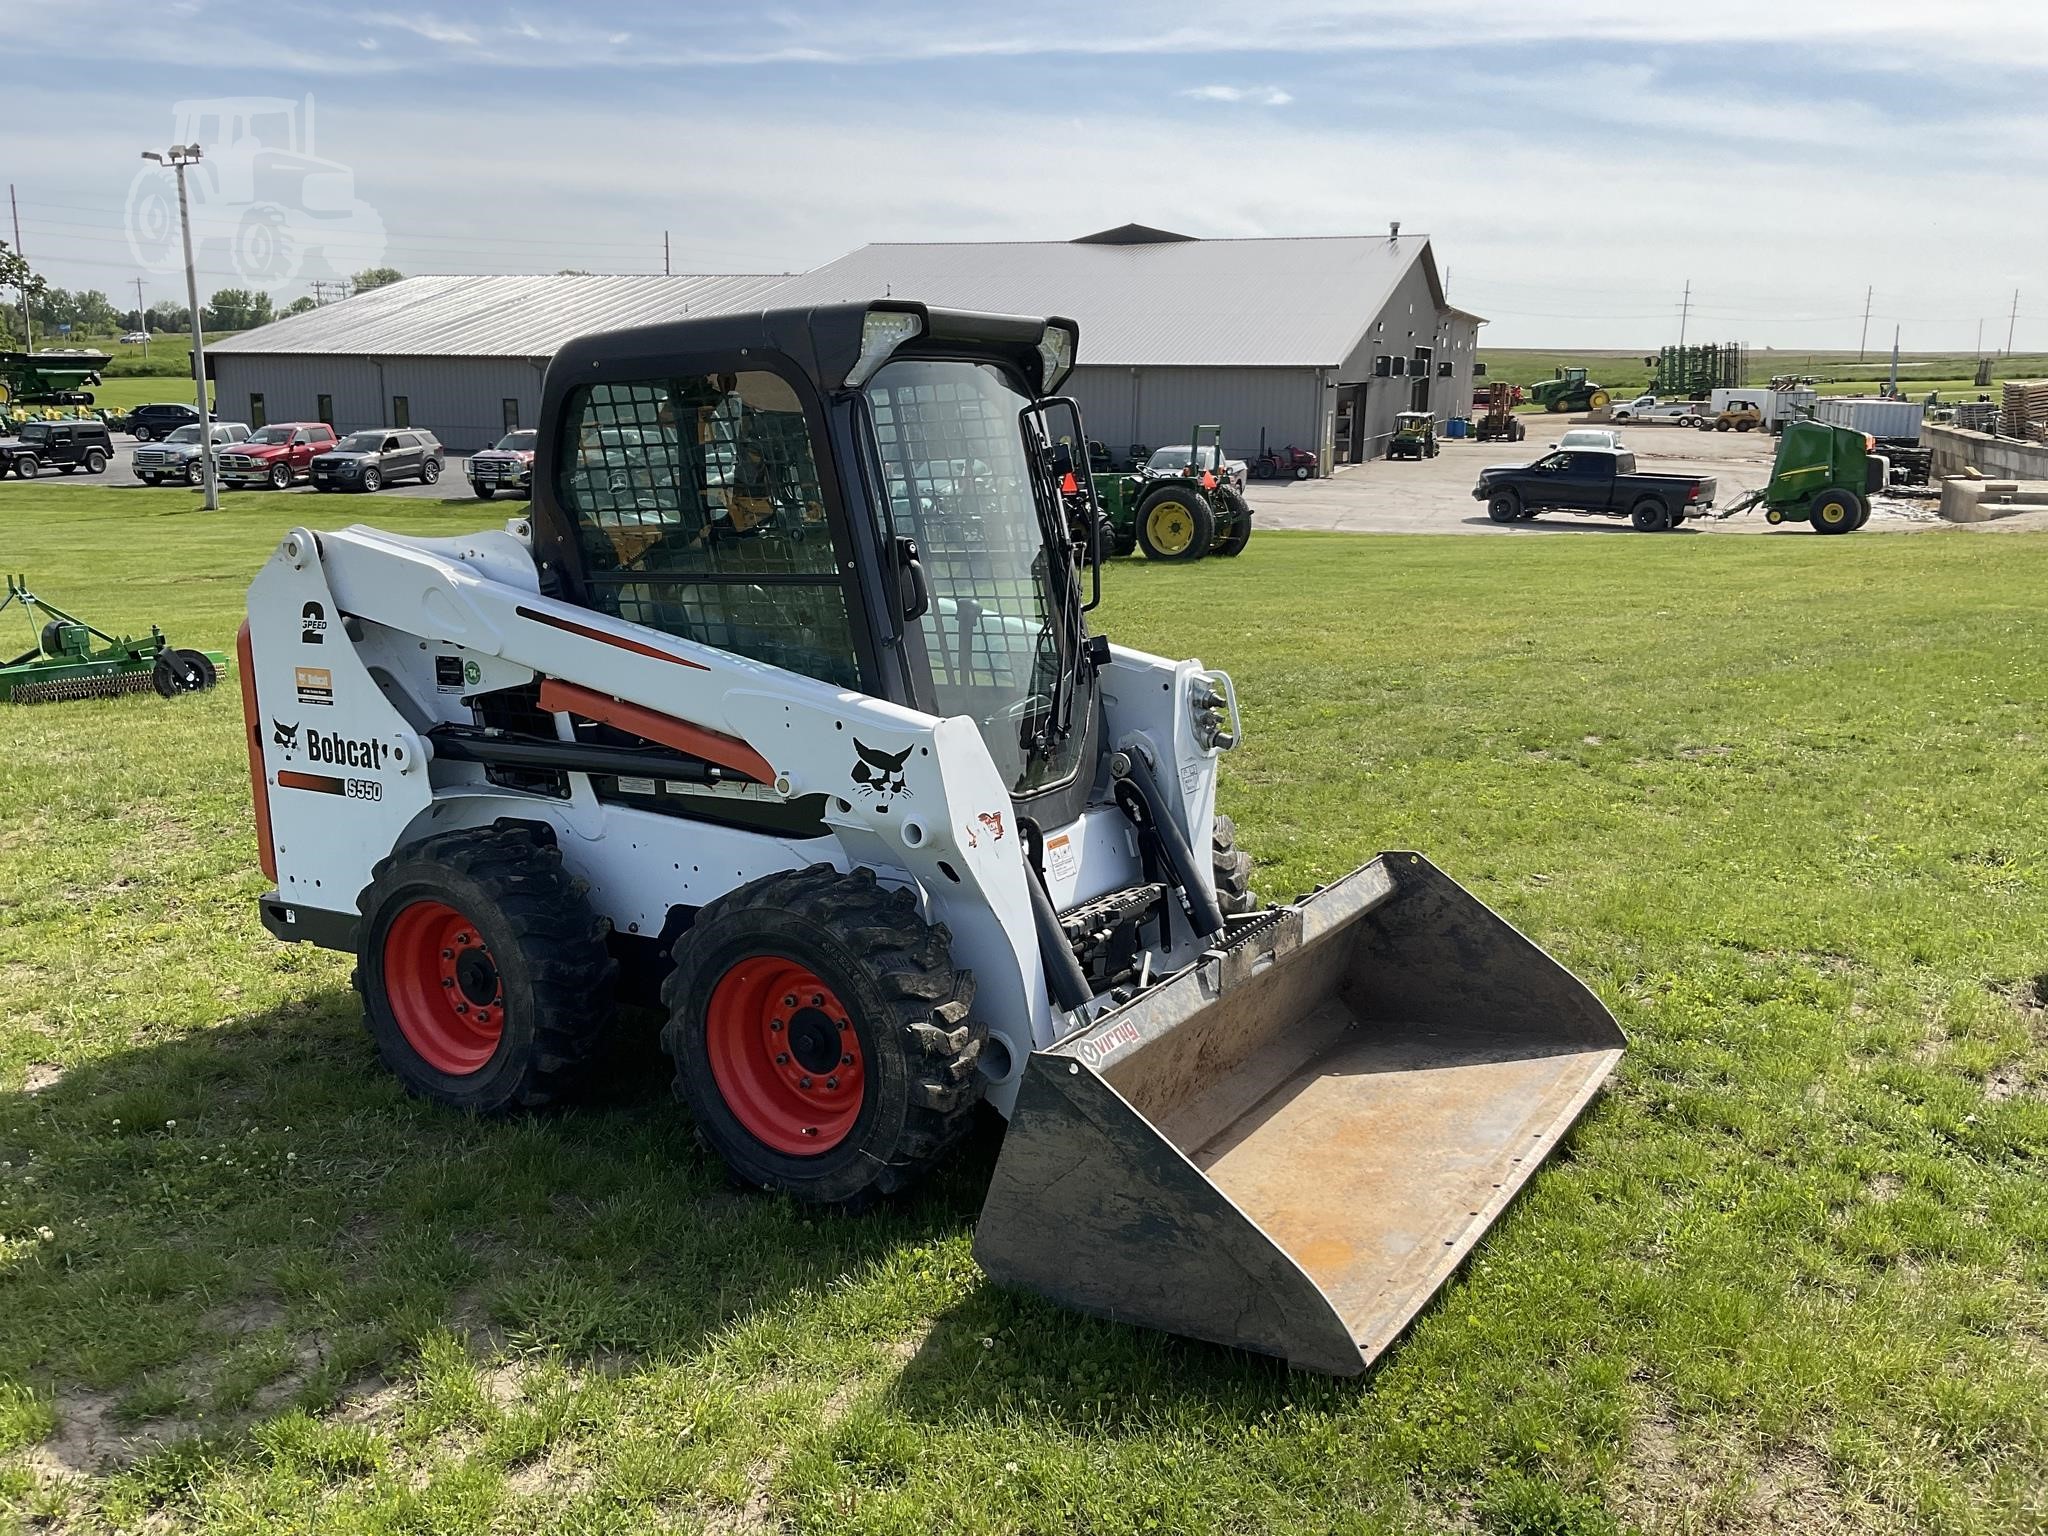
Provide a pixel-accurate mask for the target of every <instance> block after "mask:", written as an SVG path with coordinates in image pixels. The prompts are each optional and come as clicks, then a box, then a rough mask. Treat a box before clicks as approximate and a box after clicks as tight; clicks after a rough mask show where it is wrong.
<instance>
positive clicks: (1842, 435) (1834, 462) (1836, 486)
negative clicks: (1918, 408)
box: [1718, 421, 1891, 533]
mask: <svg viewBox="0 0 2048 1536" xmlns="http://www.w3.org/2000/svg"><path fill="white" fill-rule="evenodd" d="M1876 448H1877V440H1876V439H1875V438H1873V437H1871V436H1870V435H1869V434H1868V433H1866V432H1858V431H1857V430H1856V429H1855V428H1854V427H1840V426H1836V425H1834V424H1833V423H1831V422H1825V421H1788V422H1786V423H1785V430H1784V432H1783V434H1782V435H1781V436H1780V437H1779V438H1778V451H1777V454H1776V455H1775V456H1774V457H1773V458H1772V460H1771V478H1770V479H1769V480H1767V481H1765V482H1764V484H1763V485H1762V487H1760V488H1759V489H1757V490H1754V491H1750V492H1748V493H1746V494H1745V495H1743V496H1742V497H1740V498H1739V499H1737V500H1736V501H1733V502H1731V503H1730V504H1729V505H1728V506H1727V508H1726V509H1725V510H1723V511H1722V512H1720V513H1719V514H1718V515H1719V516H1721V517H1733V516H1734V515H1735V514H1736V513H1738V512H1750V511H1754V510H1755V509H1756V508H1758V507H1762V508H1763V509H1764V521H1765V522H1767V523H1769V524H1771V525H1772V526H1773V527H1776V526H1777V525H1778V524H1780V523H1810V524H1812V525H1813V531H1814V532H1815V533H1854V532H1855V531H1856V530H1857V529H1858V528H1861V527H1862V526H1863V525H1864V524H1865V523H1867V522H1869V521H1870V498H1871V497H1872V496H1874V495H1876V494H1877V493H1878V492H1879V491H1881V490H1883V489H1884V488H1885V486H1886V484H1887V483H1888V482H1889V480H1890V478H1891V464H1890V461H1889V460H1887V459H1886V458H1885V457H1884V456H1883V455H1882V454H1880V453H1878V452H1877V451H1876Z"/></svg>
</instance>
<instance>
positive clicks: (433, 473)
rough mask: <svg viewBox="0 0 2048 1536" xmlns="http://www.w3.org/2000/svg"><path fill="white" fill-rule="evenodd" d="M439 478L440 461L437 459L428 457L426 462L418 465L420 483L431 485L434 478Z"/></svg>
mask: <svg viewBox="0 0 2048 1536" xmlns="http://www.w3.org/2000/svg"><path fill="white" fill-rule="evenodd" d="M440 478H441V461H440V460H439V459H429V460H427V462H426V463H424V464H422V465H421V466H420V484H421V485H432V484H433V483H434V482H435V481H436V480H438V479H440Z"/></svg>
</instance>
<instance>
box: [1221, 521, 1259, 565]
mask: <svg viewBox="0 0 2048 1536" xmlns="http://www.w3.org/2000/svg"><path fill="white" fill-rule="evenodd" d="M1251 541H1252V515H1251V513H1250V512H1249V511H1245V512H1241V513H1239V514H1238V517H1237V521H1236V522H1235V523H1234V524H1232V525H1231V530H1230V532H1228V533H1226V534H1225V535H1223V537H1222V538H1221V539H1220V540H1219V541H1218V542H1217V545H1216V548H1215V551H1214V552H1215V553H1216V554H1218V555H1221V556H1222V557H1223V558H1224V559H1226V560H1230V559H1235V558H1236V557H1237V556H1239V555H1241V554H1243V553H1244V547H1245V545H1247V544H1249V543H1251Z"/></svg>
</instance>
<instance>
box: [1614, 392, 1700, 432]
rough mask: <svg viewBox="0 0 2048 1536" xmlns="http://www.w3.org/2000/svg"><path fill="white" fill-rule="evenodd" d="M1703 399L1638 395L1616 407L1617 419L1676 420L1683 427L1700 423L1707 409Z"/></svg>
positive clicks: (1615, 415)
mask: <svg viewBox="0 0 2048 1536" xmlns="http://www.w3.org/2000/svg"><path fill="white" fill-rule="evenodd" d="M1706 408H1707V407H1706V402H1705V401H1702V400H1660V399H1658V398H1657V397H1656V396H1655V395H1638V396H1636V398H1635V399H1633V400H1624V401H1621V402H1620V403H1619V404H1617V405H1616V406H1615V407H1614V411H1613V415H1614V419H1615V420H1616V421H1674V422H1676V423H1678V425H1679V426H1681V427H1695V426H1698V425H1699V420H1700V417H1701V416H1702V415H1703V414H1704V413H1705V411H1706Z"/></svg>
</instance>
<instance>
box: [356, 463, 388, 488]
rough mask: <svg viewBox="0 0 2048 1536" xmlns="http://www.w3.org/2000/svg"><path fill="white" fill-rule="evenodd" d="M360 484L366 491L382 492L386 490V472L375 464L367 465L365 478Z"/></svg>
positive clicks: (364, 472) (364, 468) (364, 473)
mask: <svg viewBox="0 0 2048 1536" xmlns="http://www.w3.org/2000/svg"><path fill="white" fill-rule="evenodd" d="M358 484H360V485H361V486H362V488H363V489H364V490H366V491H381V490H383V489H384V471H383V470H381V469H379V468H378V467H377V466H376V465H374V464H365V465H364V466H363V478H362V479H361V480H360V481H359V482H358Z"/></svg>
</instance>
